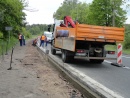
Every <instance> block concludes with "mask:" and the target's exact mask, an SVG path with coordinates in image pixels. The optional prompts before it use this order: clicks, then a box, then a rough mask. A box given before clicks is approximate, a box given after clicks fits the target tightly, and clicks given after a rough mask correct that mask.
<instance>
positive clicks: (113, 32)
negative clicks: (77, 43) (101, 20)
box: [76, 24, 124, 42]
mask: <svg viewBox="0 0 130 98" xmlns="http://www.w3.org/2000/svg"><path fill="white" fill-rule="evenodd" d="M76 39H77V40H90V41H102V42H122V41H123V40H124V28H117V27H105V26H93V25H86V24H77V27H76Z"/></svg>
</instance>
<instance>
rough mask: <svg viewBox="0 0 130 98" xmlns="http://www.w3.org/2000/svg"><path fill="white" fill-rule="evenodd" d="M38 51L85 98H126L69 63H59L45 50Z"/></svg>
mask: <svg viewBox="0 0 130 98" xmlns="http://www.w3.org/2000/svg"><path fill="white" fill-rule="evenodd" d="M37 49H38V51H39V52H40V53H41V54H42V55H43V57H44V58H47V61H48V62H50V63H51V64H53V65H54V66H55V67H56V69H58V71H59V72H60V73H61V75H62V76H63V77H65V78H66V79H67V80H68V81H69V82H70V83H71V84H72V85H74V87H75V88H77V89H78V90H79V91H80V92H81V93H82V94H83V95H85V97H84V98H124V97H122V96H120V95H119V94H118V93H116V92H114V91H112V90H110V89H108V88H106V87H105V86H103V85H102V84H100V83H98V82H97V81H95V80H93V79H92V78H90V77H88V76H86V75H85V74H83V73H81V72H79V71H78V70H76V69H74V68H73V67H71V66H69V65H68V64H67V63H63V62H59V61H58V58H56V57H55V56H53V55H51V54H46V53H45V52H46V51H45V50H41V49H40V48H39V47H37Z"/></svg>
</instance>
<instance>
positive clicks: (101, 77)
mask: <svg viewBox="0 0 130 98" xmlns="http://www.w3.org/2000/svg"><path fill="white" fill-rule="evenodd" d="M47 48H48V49H50V48H49V46H48V47H47ZM55 56H56V57H58V58H59V59H61V53H60V52H58V53H57V55H55ZM107 56H108V57H110V55H107ZM114 56H116V55H114ZM111 57H113V56H111ZM122 61H123V66H125V67H116V66H113V65H111V63H112V62H116V61H110V60H109V61H108V60H105V61H104V62H103V63H102V64H93V63H90V62H89V61H88V60H87V59H83V58H82V59H81V58H75V60H74V61H73V62H72V63H69V64H70V66H72V67H74V68H75V69H77V70H79V71H80V72H81V73H84V74H86V75H87V76H89V77H91V78H92V79H94V80H96V81H97V82H99V83H100V84H102V85H104V86H105V87H107V88H109V89H111V90H112V91H114V92H117V93H118V94H119V95H121V96H123V97H124V98H129V97H130V55H123V56H122Z"/></svg>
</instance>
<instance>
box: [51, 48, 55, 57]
mask: <svg viewBox="0 0 130 98" xmlns="http://www.w3.org/2000/svg"><path fill="white" fill-rule="evenodd" d="M51 54H53V55H55V54H56V49H54V48H53V46H51Z"/></svg>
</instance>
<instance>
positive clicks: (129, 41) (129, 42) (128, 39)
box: [124, 33, 130, 49]
mask: <svg viewBox="0 0 130 98" xmlns="http://www.w3.org/2000/svg"><path fill="white" fill-rule="evenodd" d="M129 48H130V34H129V33H126V34H125V41H124V49H129Z"/></svg>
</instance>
